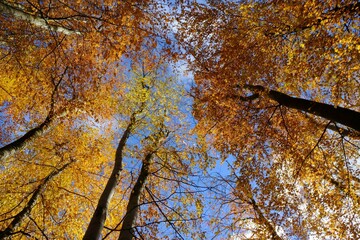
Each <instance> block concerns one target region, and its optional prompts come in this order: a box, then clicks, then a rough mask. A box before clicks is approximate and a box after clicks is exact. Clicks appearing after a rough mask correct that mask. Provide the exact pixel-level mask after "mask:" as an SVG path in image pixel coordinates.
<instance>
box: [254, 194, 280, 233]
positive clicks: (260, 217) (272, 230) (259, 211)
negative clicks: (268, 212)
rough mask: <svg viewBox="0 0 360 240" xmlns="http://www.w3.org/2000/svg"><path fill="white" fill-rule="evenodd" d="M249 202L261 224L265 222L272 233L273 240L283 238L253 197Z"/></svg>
mask: <svg viewBox="0 0 360 240" xmlns="http://www.w3.org/2000/svg"><path fill="white" fill-rule="evenodd" d="M249 203H250V204H251V205H252V207H253V209H254V211H255V213H256V215H257V216H258V219H259V221H260V222H261V224H264V225H265V227H266V229H267V231H268V232H269V233H270V235H271V239H272V240H282V239H281V237H280V236H279V235H278V234H277V232H276V230H275V228H274V227H273V225H272V224H271V223H270V221H269V220H268V219H266V217H265V216H264V215H263V214H262V212H261V210H260V208H259V206H258V205H257V204H256V202H255V200H254V199H253V198H251V199H250V201H249Z"/></svg>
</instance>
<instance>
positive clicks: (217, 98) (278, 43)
mask: <svg viewBox="0 0 360 240" xmlns="http://www.w3.org/2000/svg"><path fill="white" fill-rule="evenodd" d="M359 7H360V6H359V3H358V2H357V1H344V2H341V3H339V2H326V3H323V2H320V1H297V2H296V3H288V2H279V1H270V2H269V1H267V2H261V1H260V2H259V1H239V2H234V1H223V2H219V1H208V3H207V4H200V3H194V4H193V7H192V8H189V9H190V10H189V11H186V10H184V11H183V20H181V19H180V21H182V23H184V25H182V26H183V28H182V29H181V31H179V33H178V37H179V39H180V41H182V44H183V46H184V48H185V49H186V50H187V54H191V56H192V60H191V61H190V66H191V69H192V70H193V71H194V74H195V76H194V77H195V82H196V86H195V87H194V88H193V96H194V98H195V106H194V115H195V117H196V119H197V120H198V121H199V124H198V126H197V129H198V131H199V133H203V134H206V135H209V137H208V139H209V142H210V143H211V144H213V146H215V147H216V148H217V149H218V150H219V151H221V152H222V154H223V155H224V158H225V157H226V155H227V154H229V155H231V156H233V157H234V158H235V160H234V162H233V163H232V164H231V165H232V172H234V173H236V174H237V175H239V176H241V177H242V178H246V179H247V181H248V182H250V183H251V188H252V189H251V190H252V195H253V196H254V200H255V201H256V202H257V204H258V205H259V206H261V208H262V209H267V212H263V215H264V216H265V217H266V219H268V220H270V221H271V222H272V223H273V224H274V225H276V226H279V227H281V228H282V229H284V231H285V232H286V234H285V236H286V235H287V236H288V237H291V236H292V235H294V236H297V237H300V238H301V237H302V238H308V237H309V235H312V236H318V237H319V238H325V236H329V237H330V236H337V237H339V236H343V237H345V236H346V237H355V238H356V237H358V236H359V229H358V228H357V227H356V226H355V225H356V223H357V220H356V221H352V219H354V218H356V219H357V218H358V216H359V200H358V199H359V195H358V193H357V190H356V189H358V187H359V181H358V179H359V175H358V173H357V169H358V166H357V163H356V161H357V160H356V159H358V158H359V142H358V136H359V122H360V121H359V112H360V109H359V98H358V97H357V96H359V94H360V92H359V89H360V88H359V78H358V74H359V68H358V61H357V59H358V58H359V49H358V47H357V45H358V44H359V27H358V26H359V14H358V12H359V11H358V10H359ZM185 19H186V20H185ZM281 175H284V176H286V177H282V176H281ZM340 186H341V187H340ZM237 191H240V192H241V191H242V190H241V189H236V190H235V188H234V192H235V193H234V195H237V194H241V193H237ZM325 196H326V197H325ZM234 201H235V199H234ZM299 206H301V208H299ZM261 208H260V209H261ZM238 219H241V215H239V218H238ZM289 219H292V220H291V221H289ZM303 219H306V220H303ZM324 219H327V220H324ZM234 221H236V219H235V220H234ZM321 221H326V226H327V227H328V228H329V229H330V230H326V229H325V227H324V228H323V227H322V226H319V225H318V224H317V223H318V222H321ZM239 227H240V228H241V226H239ZM304 229H306V230H304Z"/></svg>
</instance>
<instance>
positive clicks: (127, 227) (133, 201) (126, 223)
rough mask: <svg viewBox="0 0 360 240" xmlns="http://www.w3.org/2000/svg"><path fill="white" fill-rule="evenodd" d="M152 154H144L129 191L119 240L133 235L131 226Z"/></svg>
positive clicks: (125, 239) (128, 238)
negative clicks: (136, 177) (137, 174)
mask: <svg viewBox="0 0 360 240" xmlns="http://www.w3.org/2000/svg"><path fill="white" fill-rule="evenodd" d="M152 155H153V152H151V153H148V154H147V155H146V156H145V159H144V161H143V164H142V167H141V170H140V174H139V177H138V179H137V181H136V183H135V185H134V188H133V190H132V191H131V194H130V198H129V202H128V205H127V208H126V215H125V217H124V220H123V224H122V227H121V230H120V236H119V240H130V239H132V238H133V237H134V236H135V235H134V230H133V226H134V223H135V220H136V216H137V213H138V210H139V198H140V194H141V191H142V188H143V186H144V183H145V181H146V178H147V177H148V176H149V166H150V160H151V158H152Z"/></svg>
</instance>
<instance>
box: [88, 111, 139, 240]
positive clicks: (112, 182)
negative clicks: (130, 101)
mask: <svg viewBox="0 0 360 240" xmlns="http://www.w3.org/2000/svg"><path fill="white" fill-rule="evenodd" d="M135 115H136V114H133V115H132V116H131V118H130V123H129V124H128V126H127V128H126V129H125V131H124V133H123V135H122V137H121V139H120V142H119V144H118V147H117V149H116V154H115V165H114V168H113V170H112V173H111V175H110V178H109V180H108V182H107V183H106V186H105V189H104V191H103V192H102V194H101V196H100V199H99V202H98V204H97V207H96V209H95V212H94V215H93V216H92V218H91V221H90V224H89V226H88V228H87V230H86V232H85V235H84V238H83V239H84V240H85V239H86V240H98V239H99V238H100V236H101V231H102V229H103V227H104V223H105V220H106V215H107V211H108V206H109V203H110V200H111V198H112V196H113V195H114V191H115V187H116V185H117V183H118V181H119V177H120V172H121V171H122V158H123V150H124V148H125V146H126V142H127V140H128V138H129V136H130V133H131V130H132V128H133V125H134V124H135Z"/></svg>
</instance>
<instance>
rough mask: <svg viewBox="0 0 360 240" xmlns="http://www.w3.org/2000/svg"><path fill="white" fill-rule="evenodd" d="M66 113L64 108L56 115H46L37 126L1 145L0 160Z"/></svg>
mask: <svg viewBox="0 0 360 240" xmlns="http://www.w3.org/2000/svg"><path fill="white" fill-rule="evenodd" d="M67 113H68V111H67V110H64V111H63V112H62V113H61V114H59V115H58V116H52V115H50V114H49V115H48V116H47V117H46V119H45V120H44V122H42V123H41V124H40V125H39V126H37V127H35V128H33V129H31V130H29V131H28V132H27V133H25V134H24V135H23V136H22V137H20V138H19V139H17V140H15V141H13V142H11V143H9V144H7V145H5V146H3V147H1V148H0V160H3V159H5V158H7V157H8V156H10V155H12V154H14V153H15V152H16V151H19V150H21V149H23V148H24V147H26V145H27V144H28V143H29V142H31V141H32V140H33V139H34V138H35V137H37V136H39V135H42V134H43V133H45V132H46V131H47V130H49V128H50V127H51V125H52V123H53V122H54V121H55V120H56V119H57V118H59V117H63V116H65V115H66V114H67Z"/></svg>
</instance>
